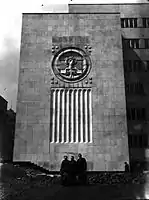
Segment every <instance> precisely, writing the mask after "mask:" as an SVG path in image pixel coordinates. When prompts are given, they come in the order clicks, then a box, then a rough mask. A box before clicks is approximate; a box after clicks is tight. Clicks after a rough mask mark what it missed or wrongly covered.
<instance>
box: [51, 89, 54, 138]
mask: <svg viewBox="0 0 149 200" xmlns="http://www.w3.org/2000/svg"><path fill="white" fill-rule="evenodd" d="M53 113H54V112H53V90H51V95H50V142H52V140H53V138H52V130H53Z"/></svg>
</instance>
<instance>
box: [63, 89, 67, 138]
mask: <svg viewBox="0 0 149 200" xmlns="http://www.w3.org/2000/svg"><path fill="white" fill-rule="evenodd" d="M66 116H67V90H64V142H66V128H67V121H66Z"/></svg>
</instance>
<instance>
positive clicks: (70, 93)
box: [68, 90, 72, 142]
mask: <svg viewBox="0 0 149 200" xmlns="http://www.w3.org/2000/svg"><path fill="white" fill-rule="evenodd" d="M71 95H72V90H69V140H68V141H69V142H71V115H72V113H71V107H72V102H71Z"/></svg>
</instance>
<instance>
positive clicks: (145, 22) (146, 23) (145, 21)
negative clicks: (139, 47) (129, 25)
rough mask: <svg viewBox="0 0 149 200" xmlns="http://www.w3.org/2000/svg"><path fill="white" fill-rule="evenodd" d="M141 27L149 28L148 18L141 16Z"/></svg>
mask: <svg viewBox="0 0 149 200" xmlns="http://www.w3.org/2000/svg"><path fill="white" fill-rule="evenodd" d="M142 24H143V28H149V18H142Z"/></svg>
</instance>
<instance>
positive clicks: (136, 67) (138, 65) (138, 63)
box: [133, 60, 142, 72]
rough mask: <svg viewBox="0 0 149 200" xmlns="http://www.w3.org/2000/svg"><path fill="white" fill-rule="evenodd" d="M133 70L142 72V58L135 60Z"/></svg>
mask: <svg viewBox="0 0 149 200" xmlns="http://www.w3.org/2000/svg"><path fill="white" fill-rule="evenodd" d="M133 71H134V72H141V71H142V62H141V60H134V61H133Z"/></svg>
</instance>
